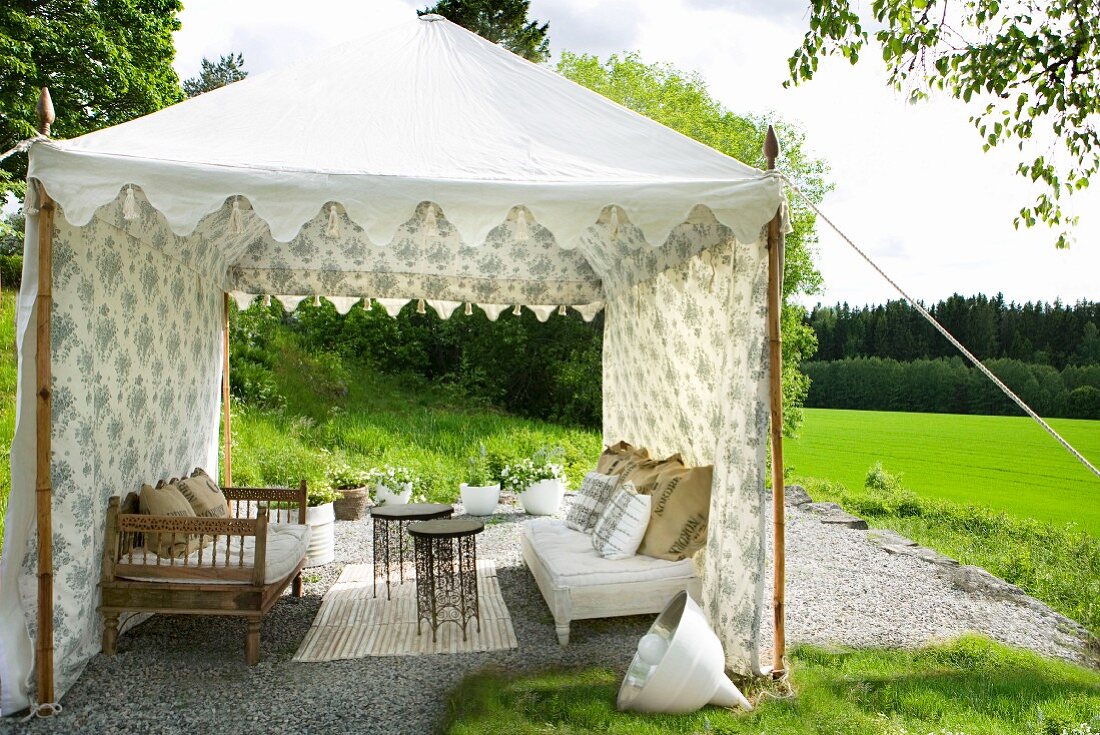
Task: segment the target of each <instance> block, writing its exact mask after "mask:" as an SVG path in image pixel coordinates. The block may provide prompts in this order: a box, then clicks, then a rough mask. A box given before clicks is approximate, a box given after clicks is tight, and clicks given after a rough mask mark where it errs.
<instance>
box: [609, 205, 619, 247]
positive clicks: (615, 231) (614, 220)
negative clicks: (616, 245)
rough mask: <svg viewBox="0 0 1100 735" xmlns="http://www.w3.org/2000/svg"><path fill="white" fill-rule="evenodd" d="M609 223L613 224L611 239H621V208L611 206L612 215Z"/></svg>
mask: <svg viewBox="0 0 1100 735" xmlns="http://www.w3.org/2000/svg"><path fill="white" fill-rule="evenodd" d="M608 223H609V224H610V226H611V239H613V240H618V239H619V208H618V207H616V206H612V207H611V217H610V218H609V219H608Z"/></svg>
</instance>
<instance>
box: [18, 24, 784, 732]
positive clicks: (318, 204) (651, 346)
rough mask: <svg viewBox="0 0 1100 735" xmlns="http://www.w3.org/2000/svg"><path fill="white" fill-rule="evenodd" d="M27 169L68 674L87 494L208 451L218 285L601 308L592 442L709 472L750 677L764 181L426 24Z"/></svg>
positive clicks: (24, 440) (541, 311) (21, 635)
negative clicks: (43, 325) (47, 306)
mask: <svg viewBox="0 0 1100 735" xmlns="http://www.w3.org/2000/svg"><path fill="white" fill-rule="evenodd" d="M28 177H29V178H30V179H32V180H33V181H34V182H37V183H38V184H40V185H41V187H42V189H43V190H44V193H46V194H48V196H49V197H51V198H52V199H53V200H54V201H55V202H56V204H57V210H58V216H57V217H56V218H55V221H54V228H53V231H52V232H53V234H52V248H53V251H52V252H53V256H52V257H53V265H52V273H51V276H52V281H51V282H52V288H53V312H52V320H51V321H52V324H53V338H52V345H51V355H52V358H51V361H52V367H53V414H52V415H53V418H52V424H51V427H50V432H51V433H50V436H51V438H52V447H53V454H52V465H51V467H52V468H51V475H52V482H53V519H54V520H53V540H54V541H53V543H54V550H55V551H54V554H55V558H54V566H55V574H54V582H53V583H54V599H55V614H54V629H55V650H56V659H55V677H56V680H57V683H58V688H59V689H60V690H61V691H64V689H65V688H67V686H68V685H70V684H71V683H72V681H74V680H75V677H76V676H77V675H79V672H80V670H81V669H82V667H83V665H84V663H85V662H86V661H87V659H88V658H89V657H90V656H92V655H94V654H95V653H96V652H97V651H98V643H99V630H100V626H101V621H100V619H99V616H98V614H97V613H96V612H95V606H96V603H97V591H96V582H97V580H98V576H99V559H100V554H101V553H102V544H103V532H104V531H103V519H104V516H105V510H106V501H107V498H109V497H110V496H112V495H118V494H125V493H126V492H129V491H132V490H136V489H137V488H138V487H139V486H140V484H141V483H142V482H150V481H152V482H155V481H156V480H157V479H159V478H167V477H172V476H178V475H179V474H180V473H181V472H182V471H184V470H187V469H190V468H191V467H194V466H196V465H204V466H211V465H213V464H214V462H215V461H216V458H217V441H218V402H219V392H218V388H219V380H220V375H221V372H222V368H223V366H222V357H221V339H222V337H223V334H222V330H223V326H222V319H223V315H222V305H221V304H222V298H223V294H224V293H234V294H239V295H241V296H242V298H243V297H244V296H247V295H250V294H269V295H274V296H277V297H279V298H280V299H281V300H283V302H284V303H285V304H287V305H288V306H289V307H290V308H293V305H294V304H295V303H297V301H299V300H301V298H303V297H313V296H315V295H320V296H325V297H328V298H330V299H332V300H333V302H334V303H335V304H337V306H338V308H340V309H342V310H344V309H346V308H349V307H350V306H351V305H352V304H354V303H355V302H356V300H357V299H359V298H361V297H372V298H376V299H379V300H380V301H381V302H382V303H383V305H385V306H386V308H387V309H388V310H391V312H393V311H395V310H396V309H399V308H400V306H401V305H402V304H404V303H405V302H406V301H408V300H409V299H424V300H426V302H427V304H428V305H429V306H430V307H431V308H433V309H435V310H436V311H437V312H439V313H440V314H441V315H443V316H446V315H449V314H451V313H452V312H454V313H456V314H461V311H458V312H455V309H456V308H457V307H458V306H459V305H461V304H462V303H463V302H465V303H476V304H478V305H480V306H481V307H482V308H483V309H484V310H485V311H486V313H488V314H490V315H491V316H494V317H495V316H496V315H498V314H500V313H501V312H502V311H503V310H504V309H505V308H510V307H511V305H513V304H522V305H525V306H529V307H530V308H532V309H533V310H534V311H535V312H536V314H538V315H539V318H547V317H548V316H549V314H550V313H551V312H552V311H553V310H554V309H555V308H558V307H561V306H565V307H572V308H575V309H577V310H578V311H580V312H581V313H582V315H584V316H585V317H586V318H591V316H592V314H594V312H595V310H597V309H598V308H600V306H601V305H606V309H607V317H606V322H605V325H606V326H605V330H606V331H605V347H604V404H605V405H604V420H605V421H604V436H605V438H606V439H607V440H608V441H616V440H619V439H627V440H629V441H632V442H634V443H637V444H645V445H647V446H649V447H650V448H651V449H652V450H654V451H655V452H667V453H672V452H676V451H679V452H682V453H683V454H684V457H685V459H686V460H688V461H690V462H698V463H714V464H715V481H714V489H713V499H712V506H711V533H710V543H709V545H708V549H707V554H706V562H705V577H704V596H705V598H706V599H705V600H704V607H705V609H706V610H707V611H708V613H709V614H710V616H711V619H712V621H713V622H714V624H715V626H716V627H717V629H718V632H719V635H720V636H721V637H722V640H723V643H724V645H725V646H726V649H727V658H728V662H729V664H730V665H731V666H732V667H734V668H736V669H738V670H740V671H743V672H746V673H747V672H754V671H755V672H758V671H759V670H760V665H759V658H758V650H757V640H758V634H759V628H760V623H761V617H762V616H761V611H762V607H763V597H762V595H763V564H764V548H763V522H764V521H763V512H762V507H763V502H764V501H763V498H764V481H763V476H764V466H765V444H766V438H767V437H766V434H767V421H768V411H767V380H768V378H767V370H768V364H767V352H766V346H767V345H766V333H765V316H766V314H765V311H766V309H765V291H766V282H767V257H766V249H765V246H764V236H763V234H762V233H763V229H764V227H765V225H766V224H767V223H768V222H769V221H770V220H771V219H772V218H773V217H774V216H775V215H776V213H777V211H780V210H781V208H782V203H783V200H782V192H781V189H780V184H779V181H778V180H777V179H776V178H774V177H771V176H768V175H766V174H764V173H763V172H761V171H758V170H756V169H753V168H751V167H749V166H746V165H744V164H742V163H740V162H738V161H736V160H734V159H732V158H729V157H728V156H725V155H723V154H720V153H718V152H716V151H714V150H713V149H711V148H708V147H706V146H703V145H701V144H699V143H697V142H695V141H693V140H691V139H689V138H686V137H684V136H682V135H680V134H679V133H676V132H674V131H672V130H669V129H668V128H665V127H663V126H661V125H658V124H657V123H654V122H652V121H650V120H648V119H646V118H643V117H641V116H639V115H637V114H635V113H633V112H631V111H629V110H626V109H625V108H622V107H620V106H618V105H616V104H614V103H611V102H609V101H608V100H606V99H605V98H603V97H601V96H600V95H597V94H595V93H593V92H591V91H589V90H586V89H584V88H582V87H579V86H578V85H575V84H573V83H572V82H570V81H568V80H565V79H563V78H562V77H560V76H558V75H557V74H555V73H554V72H552V71H550V70H549V69H547V68H545V67H540V66H536V65H534V64H531V63H529V62H527V61H525V60H523V59H520V58H519V57H516V56H514V55H512V54H510V53H508V52H507V51H504V50H503V49H501V48H499V47H497V46H495V45H493V44H491V43H488V42H486V41H484V40H483V39H481V38H479V37H478V36H476V35H474V34H472V33H469V32H468V31H466V30H464V29H462V28H461V27H459V26H457V25H454V24H452V23H450V22H448V21H446V20H443V19H442V18H439V17H438V16H424V17H423V18H421V19H419V20H412V19H410V20H409V21H408V22H405V23H403V24H401V25H399V26H397V27H395V28H391V29H387V30H386V31H384V32H379V33H377V34H375V35H373V36H371V37H369V38H366V39H364V40H362V41H360V42H356V43H352V44H348V45H344V46H340V47H337V48H334V49H332V50H330V51H327V52H325V53H322V54H320V55H318V56H315V57H313V58H310V59H308V60H306V61H303V62H300V63H297V64H294V65H292V66H290V67H287V68H285V69H282V70H280V71H276V72H272V73H268V74H263V75H257V76H255V77H250V78H248V79H246V80H243V81H241V82H237V83H235V84H232V85H230V86H228V87H225V88H223V89H220V90H216V91H214V92H210V93H207V94H204V95H201V96H200V97H197V98H194V99H191V100H188V101H186V102H183V103H180V104H178V105H175V106H173V107H170V108H167V109H165V110H161V111H159V112H157V113H154V114H152V115H148V116H146V117H143V118H140V119H138V120H134V121H131V122H128V123H124V124H122V125H118V126H115V127H113V128H109V129H106V130H102V131H99V132H96V133H92V134H89V135H86V136H83V137H80V138H76V139H74V140H69V141H48V142H40V143H36V144H35V145H34V146H33V147H32V149H31V152H30V165H29V169H28ZM34 190H35V187H33V186H32V187H30V188H29V191H32V192H33V191H34ZM33 205H34V202H33V201H28V206H27V210H28V212H33V211H34V206H33ZM38 219H39V218H38V216H37V215H34V214H32V215H31V216H29V217H28V227H27V237H26V244H25V261H24V263H25V265H24V276H23V284H24V287H23V289H22V291H21V292H20V295H19V310H18V342H19V349H20V373H19V380H20V382H19V392H18V396H19V397H18V408H17V420H16V437H15V441H14V443H13V448H12V495H11V500H10V504H9V509H8V516H7V522H6V528H5V543H4V552H3V559H2V564H0V588H3V589H4V591H5V593H4V595H3V597H2V599H0V686H2V691H0V710H2V711H3V712H4V713H5V714H6V713H10V712H13V711H16V710H18V709H20V708H22V707H24V706H26V704H27V702H28V700H29V698H30V697H31V696H32V689H31V685H30V674H31V672H32V670H33V656H32V648H31V643H30V641H31V640H32V638H33V636H34V633H35V625H36V624H35V611H36V609H37V603H36V597H35V589H36V588H35V577H34V569H35V545H34V537H35V518H34V510H33V508H34V488H35V465H34V456H35V441H36V440H35V415H34V408H35V393H36V388H35V366H36V338H35V329H34V322H35V318H36V308H37V306H36V303H37V302H36V297H37V296H38V289H37V281H38V254H39V241H38ZM453 318H460V317H459V316H455V317H453ZM501 318H506V317H501ZM17 588H18V590H19V592H20V594H18V595H16V594H10V593H9V592H8V590H14V589H17Z"/></svg>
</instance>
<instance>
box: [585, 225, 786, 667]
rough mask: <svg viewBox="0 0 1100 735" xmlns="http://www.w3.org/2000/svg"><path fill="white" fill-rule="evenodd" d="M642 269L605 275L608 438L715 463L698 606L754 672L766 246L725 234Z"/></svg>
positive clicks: (730, 660)
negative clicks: (660, 265) (657, 268)
mask: <svg viewBox="0 0 1100 735" xmlns="http://www.w3.org/2000/svg"><path fill="white" fill-rule="evenodd" d="M692 227H694V226H692ZM710 232H711V235H712V236H720V234H721V233H720V231H719V230H717V229H713V230H711V231H710ZM701 234H703V235H705V234H706V233H701ZM699 241H703V242H705V241H706V237H705V236H704V237H700V238H699ZM643 274H644V266H642V265H639V267H637V268H635V267H630V266H626V265H624V266H623V267H621V268H618V269H614V270H612V271H611V272H609V274H608V277H607V280H606V281H605V291H606V292H607V307H606V308H607V311H606V314H605V319H606V321H605V327H604V330H605V331H604V359H603V377H604V384H603V389H604V422H603V424H604V425H603V433H604V440H605V442H612V441H618V440H620V439H624V440H626V441H628V442H630V443H631V444H633V445H635V446H644V447H646V448H648V449H649V451H650V452H651V454H653V456H665V455H668V454H671V453H674V452H681V453H682V454H683V458H684V462H685V463H686V464H688V465H705V464H711V463H713V464H714V485H713V491H712V493H711V505H710V518H709V529H710V531H709V534H708V539H707V547H706V549H705V552H704V553H705V557H704V558H703V559H702V560H701V561H702V567H703V608H704V610H705V611H706V612H707V615H708V618H709V619H710V621H711V624H712V625H713V626H714V628H715V631H716V632H717V633H718V636H719V638H720V639H721V641H722V644H723V646H724V648H725V652H726V660H727V665H728V666H729V667H730V668H732V669H733V670H735V671H738V672H741V673H745V674H749V673H759V670H760V655H759V650H758V648H759V634H760V626H761V620H762V614H763V596H764V569H765V561H766V556H765V549H764V538H765V527H764V524H765V519H764V502H765V488H764V475H765V462H766V445H767V430H768V420H769V411H768V354H767V339H766V337H767V331H766V315H767V276H768V274H767V257H766V248H765V247H764V245H763V243H762V242H757V243H753V244H743V243H737V242H734V241H732V240H730V239H728V238H727V239H726V240H725V241H724V242H722V243H719V244H716V245H715V246H714V247H713V248H711V249H710V250H707V251H706V252H701V253H700V254H698V255H694V256H692V257H690V258H689V259H688V260H686V261H685V262H683V263H682V264H680V265H678V266H676V267H674V268H672V269H671V270H668V271H665V272H662V273H660V274H658V275H657V276H655V277H651V278H648V279H646V280H634V279H636V278H640V277H641V275H643Z"/></svg>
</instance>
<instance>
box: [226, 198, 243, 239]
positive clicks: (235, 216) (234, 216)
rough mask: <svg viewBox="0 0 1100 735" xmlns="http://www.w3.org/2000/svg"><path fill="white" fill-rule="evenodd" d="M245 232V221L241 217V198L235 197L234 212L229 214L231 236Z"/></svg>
mask: <svg viewBox="0 0 1100 735" xmlns="http://www.w3.org/2000/svg"><path fill="white" fill-rule="evenodd" d="M242 232H244V220H243V217H242V215H241V198H240V197H233V210H232V211H231V212H230V213H229V234H230V235H239V234H241V233H242Z"/></svg>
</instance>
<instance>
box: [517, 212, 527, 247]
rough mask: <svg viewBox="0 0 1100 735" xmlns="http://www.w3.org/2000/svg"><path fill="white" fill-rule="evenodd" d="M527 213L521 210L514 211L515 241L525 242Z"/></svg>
mask: <svg viewBox="0 0 1100 735" xmlns="http://www.w3.org/2000/svg"><path fill="white" fill-rule="evenodd" d="M527 234H528V233H527V212H526V211H524V210H523V209H517V210H516V240H518V241H519V242H527Z"/></svg>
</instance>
